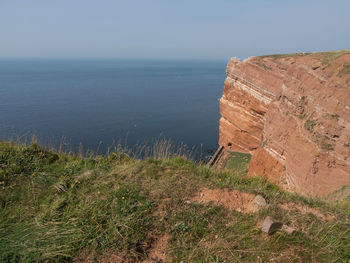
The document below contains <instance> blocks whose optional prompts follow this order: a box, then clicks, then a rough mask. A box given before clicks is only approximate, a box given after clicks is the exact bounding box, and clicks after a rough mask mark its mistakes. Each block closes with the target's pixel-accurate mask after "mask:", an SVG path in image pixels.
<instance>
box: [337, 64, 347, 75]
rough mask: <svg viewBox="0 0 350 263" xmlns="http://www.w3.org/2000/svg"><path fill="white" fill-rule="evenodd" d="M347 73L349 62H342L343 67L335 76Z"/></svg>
mask: <svg viewBox="0 0 350 263" xmlns="http://www.w3.org/2000/svg"><path fill="white" fill-rule="evenodd" d="M347 74H350V63H344V66H343V69H342V70H341V71H339V73H338V75H337V76H338V77H342V76H344V75H347Z"/></svg>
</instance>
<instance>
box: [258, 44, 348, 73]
mask: <svg viewBox="0 0 350 263" xmlns="http://www.w3.org/2000/svg"><path fill="white" fill-rule="evenodd" d="M345 54H350V50H335V51H329V52H314V53H292V54H272V55H264V56H260V58H272V59H281V58H292V57H303V56H312V57H313V58H315V59H318V60H320V61H321V62H322V64H324V65H328V64H329V63H330V62H332V61H333V60H335V59H337V58H339V57H340V56H342V55H345ZM343 71H344V72H343V73H339V74H348V73H346V72H348V71H349V69H348V66H347V65H344V69H343Z"/></svg>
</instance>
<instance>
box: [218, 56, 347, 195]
mask: <svg viewBox="0 0 350 263" xmlns="http://www.w3.org/2000/svg"><path fill="white" fill-rule="evenodd" d="M349 68H350V51H337V52H324V53H311V54H306V53H300V54H292V55H271V56H263V57H252V58H248V59H246V60H244V61H242V62H240V61H239V60H238V59H236V58H232V59H231V60H230V61H229V63H228V65H227V69H226V74H227V78H226V81H225V89H224V93H223V96H222V98H221V100H220V111H221V115H222V117H221V119H220V131H219V144H220V145H221V146H224V147H225V149H226V150H230V151H239V152H245V153H251V154H252V159H251V162H250V165H249V172H248V174H249V175H250V176H259V175H260V176H264V177H267V178H268V179H269V180H271V181H273V182H276V183H278V184H280V185H281V186H283V187H284V188H285V189H287V190H291V191H295V192H297V193H298V194H301V195H307V196H327V195H331V194H332V193H333V192H334V191H337V190H339V189H340V188H342V187H344V186H346V185H350V70H349Z"/></svg>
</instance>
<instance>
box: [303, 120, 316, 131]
mask: <svg viewBox="0 0 350 263" xmlns="http://www.w3.org/2000/svg"><path fill="white" fill-rule="evenodd" d="M315 126H316V122H315V121H314V120H310V119H309V120H307V121H306V122H305V124H304V127H305V129H306V130H308V131H309V132H313V131H314V127H315Z"/></svg>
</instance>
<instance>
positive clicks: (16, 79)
mask: <svg viewBox="0 0 350 263" xmlns="http://www.w3.org/2000/svg"><path fill="white" fill-rule="evenodd" d="M225 66H226V61H155V60H154V61H152V60H144V61H138V60H80V61H79V60H8V61H0V139H2V140H5V139H9V138H10V137H12V138H13V137H14V135H15V136H16V137H20V136H27V135H28V132H30V133H34V134H35V135H36V136H37V137H38V138H39V140H40V141H41V143H43V144H47V145H49V146H54V147H58V144H59V143H60V142H61V141H62V138H63V137H64V138H66V141H68V142H69V143H70V144H71V146H72V148H74V149H77V147H78V146H79V145H80V144H82V145H83V147H84V149H88V148H89V149H93V150H96V149H97V147H98V148H99V151H102V152H103V151H105V150H106V149H107V147H108V146H110V145H111V144H112V142H113V140H115V141H123V143H126V144H127V145H128V146H129V147H133V145H135V144H137V143H138V144H142V143H144V142H149V141H150V140H152V139H154V138H157V137H159V136H164V137H166V138H168V139H170V140H171V141H173V142H174V143H175V144H179V143H181V142H183V143H185V144H187V145H188V146H189V147H193V146H194V147H197V148H202V149H203V150H205V149H215V148H216V147H217V140H218V121H219V101H218V99H219V97H220V96H221V95H222V91H223V85H224V79H225ZM100 142H102V143H100Z"/></svg>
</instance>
